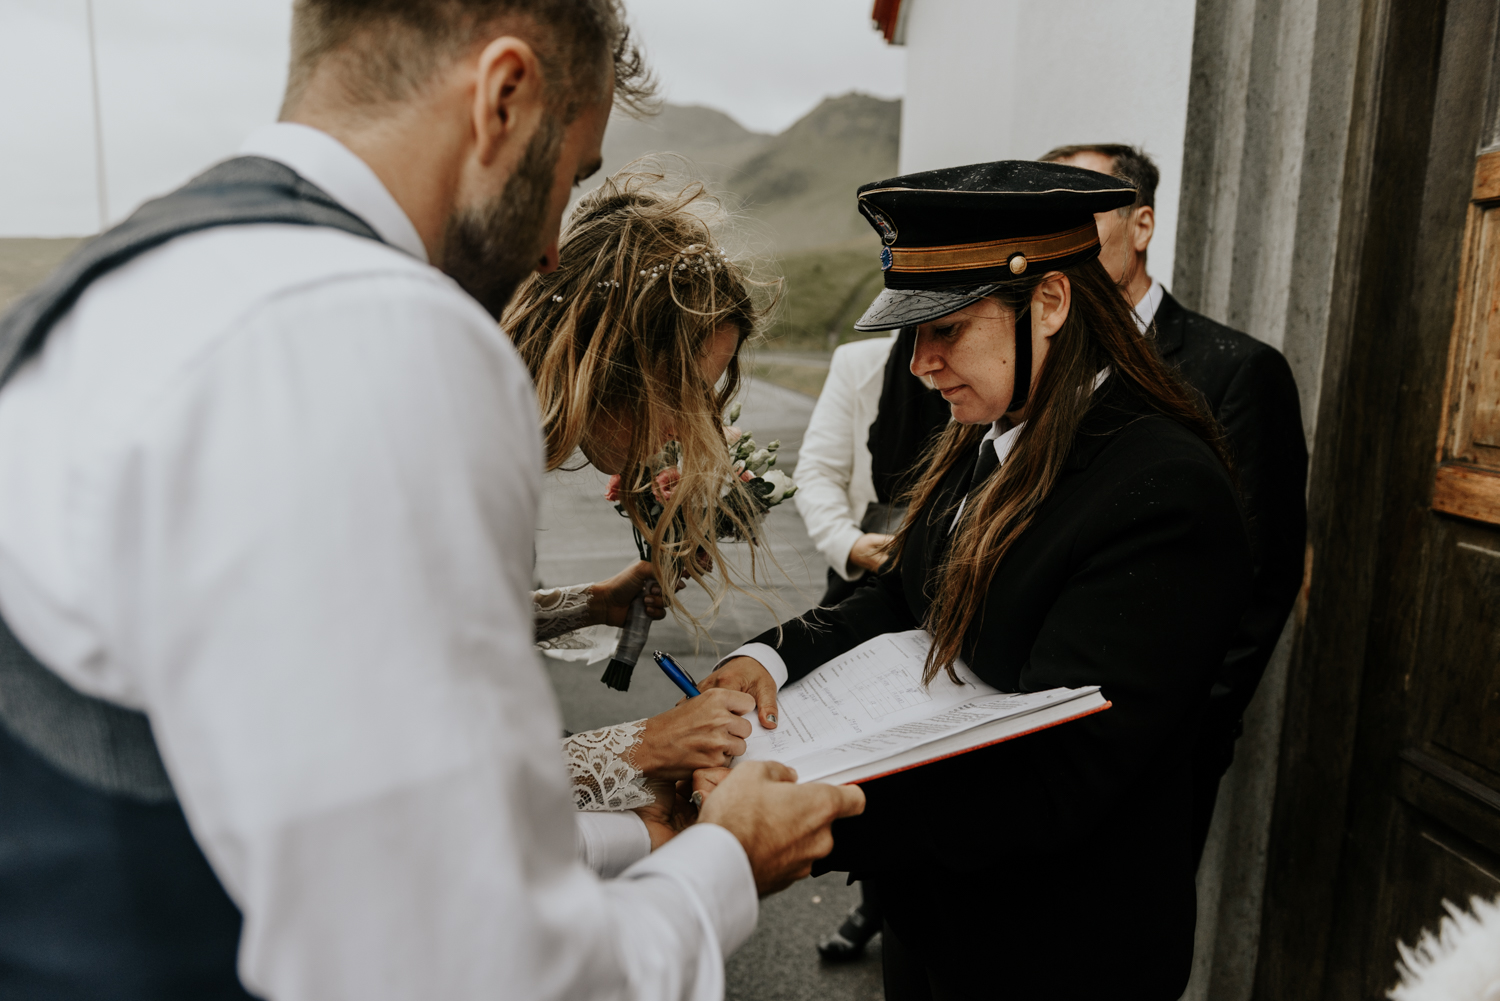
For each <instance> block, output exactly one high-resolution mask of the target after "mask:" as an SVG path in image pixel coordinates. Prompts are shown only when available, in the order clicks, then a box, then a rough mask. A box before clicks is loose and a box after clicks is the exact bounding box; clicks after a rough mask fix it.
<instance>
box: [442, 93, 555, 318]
mask: <svg viewBox="0 0 1500 1001" xmlns="http://www.w3.org/2000/svg"><path fill="white" fill-rule="evenodd" d="M562 132H563V130H562V127H561V126H560V125H559V124H558V123H556V122H553V121H547V122H544V123H543V124H542V126H541V127H540V128H539V129H538V130H537V134H536V135H535V136H534V137H533V138H532V140H531V142H530V144H528V145H527V147H526V152H525V153H524V154H522V156H521V162H520V164H519V165H518V166H517V167H516V172H515V173H514V174H512V175H511V176H510V178H509V180H507V181H506V182H505V188H504V190H502V191H501V192H500V194H499V196H498V197H496V198H493V199H491V200H490V201H488V202H485V203H483V204H481V205H475V206H470V207H468V208H463V209H459V210H458V211H457V212H455V213H454V214H453V217H452V218H451V219H449V220H448V225H447V228H446V229H445V230H444V232H443V270H444V271H445V272H447V274H448V276H449V277H451V278H452V279H453V280H454V281H456V282H458V284H459V285H460V286H461V287H462V288H463V290H464V291H465V292H467V293H469V295H471V296H473V297H474V299H475V300H477V301H478V303H479V304H480V305H481V306H483V307H484V308H485V310H486V311H487V312H488V313H489V314H490V315H491V316H493V317H495V318H496V319H497V320H498V319H499V318H500V314H501V313H502V312H504V310H505V306H506V304H507V303H509V302H510V297H511V296H512V295H514V294H515V291H516V289H517V288H518V287H519V286H520V284H521V282H523V281H525V280H526V278H527V276H528V275H530V274H531V273H532V272H533V271H535V270H536V266H537V262H538V260H540V258H541V256H542V233H543V230H544V229H545V227H546V225H547V222H548V219H547V211H548V208H549V206H550V204H551V200H552V180H553V176H554V175H555V173H556V171H557V158H558V155H559V153H560V151H561V148H562Z"/></svg>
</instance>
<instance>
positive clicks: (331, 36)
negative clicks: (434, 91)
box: [283, 0, 656, 121]
mask: <svg viewBox="0 0 1500 1001" xmlns="http://www.w3.org/2000/svg"><path fill="white" fill-rule="evenodd" d="M497 30H510V31H515V32H516V34H518V35H520V36H521V37H524V38H526V40H527V41H528V42H530V43H531V44H532V47H533V48H534V49H535V50H536V53H537V58H538V59H539V60H541V62H542V67H543V71H544V73H545V74H546V77H547V88H548V93H549V97H550V100H551V102H552V104H553V105H554V106H555V107H556V108H557V109H558V111H560V112H561V114H562V117H563V120H564V121H571V120H572V119H573V118H574V117H575V116H576V115H577V114H578V111H579V109H580V108H581V107H583V105H584V104H585V103H586V102H587V101H588V100H589V99H590V98H591V97H593V96H595V95H599V94H601V93H602V91H603V89H604V87H605V85H606V82H607V78H606V72H607V70H608V69H610V68H612V69H613V70H614V96H615V101H616V103H618V104H619V105H621V106H622V107H623V108H625V109H626V110H628V111H631V112H635V113H641V112H645V111H648V110H650V108H651V105H652V103H653V100H654V96H655V90H656V82H655V80H654V79H653V78H652V75H651V73H650V71H649V70H648V69H647V67H646V62H645V59H644V57H643V56H642V55H641V51H640V49H639V48H638V47H637V46H636V45H635V43H634V41H633V40H632V39H631V37H630V29H629V27H628V26H627V25H626V24H625V16H624V11H623V9H622V8H621V5H620V0H296V3H295V4H294V5H293V8H292V55H291V69H290V73H289V75H288V79H287V89H286V101H285V104H284V105H283V112H285V110H286V109H287V108H288V107H290V106H291V105H292V104H294V103H295V102H296V101H297V99H298V98H299V97H300V96H301V94H302V91H303V90H304V89H305V88H306V86H307V83H308V81H309V80H310V79H311V78H312V75H313V72H314V71H315V70H316V69H317V68H318V67H319V66H320V65H322V64H323V63H324V61H325V60H327V59H330V58H336V59H340V60H341V61H342V62H343V63H344V67H343V68H344V69H345V70H346V73H345V79H344V81H343V84H344V90H345V93H346V94H347V96H348V97H349V99H350V100H351V101H353V102H354V103H356V104H380V103H384V102H390V101H401V100H405V99H407V98H409V97H411V96H412V95H414V94H416V93H418V92H419V91H420V90H421V89H422V88H423V87H424V86H425V85H426V84H427V82H428V81H429V80H430V79H431V78H432V77H433V75H434V74H435V73H437V71H438V70H439V69H441V68H442V67H443V66H445V65H446V64H447V63H448V61H449V60H451V59H454V58H456V57H458V56H459V55H460V54H462V53H463V52H465V51H466V50H468V49H469V48H470V47H471V46H474V45H476V44H479V43H481V42H483V41H485V40H486V36H495V32H496V31H497Z"/></svg>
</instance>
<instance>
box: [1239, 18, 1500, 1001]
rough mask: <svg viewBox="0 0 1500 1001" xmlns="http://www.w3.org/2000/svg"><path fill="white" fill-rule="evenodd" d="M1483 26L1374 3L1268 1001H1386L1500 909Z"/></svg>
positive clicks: (1490, 191) (1493, 76)
mask: <svg viewBox="0 0 1500 1001" xmlns="http://www.w3.org/2000/svg"><path fill="white" fill-rule="evenodd" d="M1497 7H1500V3H1497V2H1496V0H1446V2H1439V0H1424V2H1403V0H1387V2H1384V3H1368V4H1366V5H1365V10H1366V11H1367V14H1368V20H1367V22H1366V25H1365V33H1364V42H1365V44H1366V45H1367V48H1366V49H1365V50H1364V51H1365V55H1364V59H1365V62H1364V65H1363V67H1362V70H1361V72H1362V74H1363V81H1364V83H1365V85H1366V87H1367V90H1366V91H1365V93H1364V94H1363V96H1362V98H1361V99H1360V100H1362V101H1363V103H1362V104H1361V103H1359V102H1358V101H1357V105H1356V114H1361V113H1363V114H1364V115H1366V116H1367V119H1368V120H1367V121H1364V122H1361V123H1359V126H1358V128H1356V130H1355V131H1356V133H1357V135H1356V141H1355V142H1354V143H1351V146H1353V147H1354V148H1352V149H1351V153H1350V157H1351V166H1350V168H1349V170H1350V174H1351V177H1352V178H1353V179H1352V180H1351V182H1350V183H1349V184H1348V185H1347V186H1346V197H1351V198H1352V199H1354V203H1353V204H1354V207H1355V208H1356V209H1357V210H1358V214H1357V215H1356V216H1354V217H1352V218H1354V219H1355V220H1356V221H1355V222H1353V223H1350V224H1349V226H1348V232H1347V234H1344V235H1341V240H1342V242H1343V247H1342V248H1341V254H1342V255H1344V259H1343V260H1342V261H1341V268H1340V279H1339V281H1340V282H1341V283H1342V288H1336V289H1335V297H1336V301H1337V298H1338V297H1339V296H1340V295H1341V294H1343V295H1345V296H1346V299H1347V306H1346V311H1345V312H1344V314H1343V317H1344V321H1345V322H1346V323H1347V330H1346V331H1345V333H1344V335H1343V336H1344V339H1343V342H1342V344H1340V345H1339V347H1338V349H1337V350H1338V351H1341V352H1342V354H1341V355H1339V356H1335V357H1331V358H1330V362H1329V364H1330V365H1336V366H1338V367H1337V369H1336V370H1335V371H1333V372H1331V373H1330V375H1329V376H1328V377H1327V378H1325V383H1324V386H1325V393H1329V387H1332V389H1333V392H1332V393H1331V394H1330V403H1329V405H1328V406H1327V407H1325V408H1324V410H1323V411H1322V412H1321V413H1320V416H1319V436H1318V448H1319V449H1321V450H1323V454H1322V455H1321V456H1316V459H1317V460H1318V461H1319V462H1320V464H1321V466H1320V468H1319V467H1315V472H1314V479H1313V495H1312V502H1313V503H1312V507H1313V510H1314V511H1315V513H1316V514H1315V521H1317V524H1316V525H1315V527H1314V531H1313V532H1312V533H1311V542H1312V548H1313V550H1314V559H1313V564H1314V565H1313V568H1312V571H1311V574H1310V590H1309V592H1308V595H1307V596H1306V601H1307V604H1306V606H1305V625H1304V628H1303V633H1302V636H1301V638H1300V640H1299V649H1298V652H1297V660H1296V661H1295V666H1294V670H1293V676H1292V683H1291V684H1290V686H1289V690H1288V716H1287V730H1286V734H1285V737H1284V741H1283V756H1282V763H1281V768H1280V774H1279V783H1280V784H1279V786H1278V790H1277V803H1276V811H1275V814H1274V815H1273V821H1272V831H1273V842H1272V846H1271V852H1270V854H1271V858H1270V860H1269V872H1268V878H1267V895H1266V903H1265V912H1264V914H1263V922H1262V926H1263V937H1262V944H1261V952H1260V957H1259V963H1258V967H1257V977H1256V992H1255V993H1256V997H1257V998H1261V999H1272V998H1274V999H1276V1001H1284V999H1288V998H1307V999H1313V998H1317V999H1341V1001H1342V999H1349V1001H1354V999H1361V1001H1364V999H1370V1001H1373V999H1377V998H1383V997H1384V995H1385V991H1386V990H1388V989H1389V988H1390V987H1391V986H1392V985H1393V983H1394V981H1395V970H1394V964H1395V962H1396V959H1397V951H1396V942H1397V940H1398V939H1403V940H1405V941H1406V942H1408V943H1411V942H1413V941H1414V940H1415V939H1416V938H1417V936H1418V935H1419V933H1420V932H1421V930H1422V929H1423V928H1426V927H1432V926H1434V925H1435V924H1436V922H1437V921H1438V919H1439V918H1440V917H1441V916H1442V914H1443V910H1442V902H1443V901H1444V900H1451V901H1454V902H1467V900H1468V898H1469V897H1470V896H1472V895H1480V896H1483V897H1486V898H1493V897H1495V896H1497V895H1500V95H1497V91H1500V72H1497V70H1496V59H1497V51H1496V34H1497V17H1500V11H1497ZM1361 159H1362V162H1361ZM1361 172H1362V173H1361ZM1325 424H1326V426H1325ZM1325 446H1326V447H1325Z"/></svg>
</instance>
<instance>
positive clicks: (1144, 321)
mask: <svg viewBox="0 0 1500 1001" xmlns="http://www.w3.org/2000/svg"><path fill="white" fill-rule="evenodd" d="M1166 294H1167V290H1166V288H1165V287H1164V286H1163V285H1162V283H1161V282H1159V281H1157V280H1156V279H1155V278H1153V279H1151V287H1150V288H1148V289H1147V290H1146V294H1145V295H1143V296H1141V301H1140V302H1138V303H1136V304H1135V309H1134V310H1133V312H1134V313H1135V325H1136V326H1137V327H1139V328H1140V330H1141V333H1143V334H1144V333H1145V332H1146V328H1148V327H1150V326H1151V321H1152V320H1153V319H1155V318H1156V311H1157V310H1158V309H1160V308H1161V301H1162V299H1163V298H1165V297H1166Z"/></svg>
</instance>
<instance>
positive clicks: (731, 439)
mask: <svg viewBox="0 0 1500 1001" xmlns="http://www.w3.org/2000/svg"><path fill="white" fill-rule="evenodd" d="M739 416H740V405H739V404H738V403H736V404H735V405H734V406H733V407H731V408H730V410H729V413H728V414H727V415H726V417H727V420H726V422H725V425H724V444H725V448H727V449H728V452H729V469H730V472H729V477H730V478H726V479H725V482H724V486H723V488H722V489H721V490H720V491H719V506H718V510H717V512H716V513H715V518H714V522H715V525H716V529H717V531H716V534H717V538H718V540H719V541H720V542H753V541H754V534H755V531H756V529H757V527H758V526H759V525H760V523H761V521H762V520H764V518H765V516H766V513H767V512H768V511H770V510H771V508H773V507H775V506H776V505H778V504H780V503H781V502H782V501H784V500H786V499H787V498H788V497H791V496H792V495H793V494H795V493H796V492H797V484H796V483H794V482H792V478H791V477H790V476H788V475H787V474H786V473H785V472H784V471H782V470H780V469H777V468H775V466H776V453H777V451H778V450H779V449H780V448H781V442H779V441H773V442H771V443H770V444H769V445H766V446H764V447H762V446H760V445H757V444H756V441H755V439H754V438H753V437H752V436H750V435H748V434H745V433H744V432H743V431H741V430H740V429H739V428H737V427H735V426H734V422H735V421H737V420H738V419H739ZM681 458H682V456H681V449H680V446H679V445H678V444H677V443H676V442H668V443H667V446H666V447H665V448H663V449H662V450H661V452H659V453H658V454H657V455H656V456H655V458H654V460H653V462H652V464H651V469H650V470H649V471H648V472H649V473H650V478H651V494H650V496H649V497H646V498H643V500H642V501H641V502H640V503H639V504H638V505H637V508H638V510H639V511H640V514H641V516H642V518H644V520H645V522H646V525H647V527H648V528H649V529H650V530H651V531H652V532H653V533H654V532H655V530H656V528H657V526H658V525H659V524H660V522H661V517H662V515H663V514H664V513H665V512H666V505H667V502H668V501H669V500H670V499H671V497H672V491H673V489H674V488H675V487H676V486H677V483H678V481H679V480H680V479H681V478H682V472H681V469H680V465H681ZM735 480H739V481H740V482H743V483H744V484H745V489H744V490H735V489H734V481H735ZM623 489H624V485H623V481H622V479H621V478H620V476H619V475H614V476H611V477H610V478H609V486H608V488H607V489H606V491H605V494H604V499H605V500H608V501H613V502H614V505H615V510H616V511H618V512H619V513H620V516H621V517H624V518H628V517H630V514H629V512H628V511H626V510H625V505H624V504H623V503H622V490H623ZM630 530H631V533H632V534H633V535H634V536H635V547H636V551H637V552H638V553H639V554H640V557H641V559H643V560H649V559H650V558H651V546H650V544H649V543H648V542H647V541H646V538H645V536H643V535H641V532H640V529H638V528H637V527H636V526H635V524H634V522H632V523H631V526H630ZM682 533H683V529H682V524H681V521H680V520H679V519H678V518H675V517H674V518H673V520H672V522H671V523H670V524H668V525H667V526H666V529H665V531H663V532H662V537H663V539H664V540H665V541H668V542H676V541H678V540H680V539H681V538H682ZM650 630H651V620H650V619H648V618H647V617H646V607H645V603H644V599H642V598H637V599H636V602H635V603H633V604H632V605H631V608H630V614H629V616H628V617H627V619H626V621H625V628H624V630H623V632H622V633H621V634H620V642H619V644H618V646H616V648H615V655H614V657H613V658H612V659H611V660H610V662H609V667H607V668H606V669H605V671H604V677H603V678H601V679H600V680H602V681H603V682H604V683H605V684H606V685H608V686H609V687H611V688H614V689H618V690H619V691H622V692H623V691H625V690H626V689H628V688H629V687H630V675H631V673H632V672H633V671H634V669H635V663H636V661H637V660H638V659H639V658H640V655H641V651H642V650H643V649H645V646H646V636H647V635H648V634H649V632H650Z"/></svg>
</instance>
